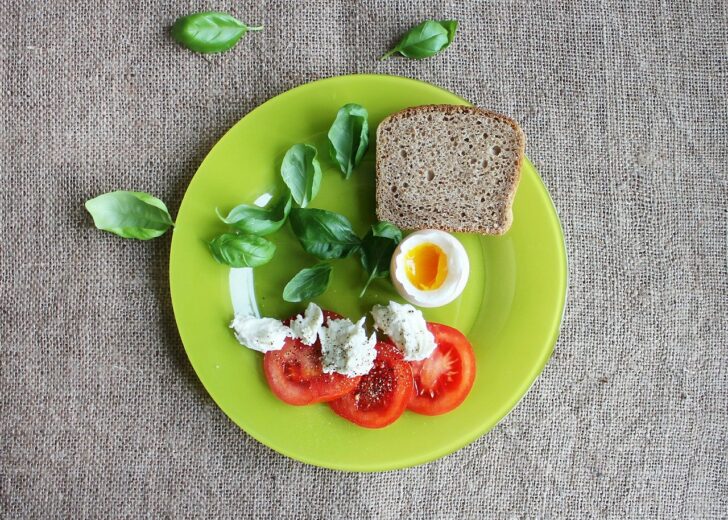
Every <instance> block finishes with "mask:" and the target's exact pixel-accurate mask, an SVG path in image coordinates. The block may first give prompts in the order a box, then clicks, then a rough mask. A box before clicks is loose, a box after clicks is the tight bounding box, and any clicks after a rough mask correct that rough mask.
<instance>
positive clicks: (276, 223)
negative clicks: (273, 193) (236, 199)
mask: <svg viewBox="0 0 728 520" xmlns="http://www.w3.org/2000/svg"><path fill="white" fill-rule="evenodd" d="M290 211H291V194H290V193H286V194H285V195H284V196H282V197H281V198H280V199H278V200H277V201H276V202H275V203H272V204H269V205H268V206H267V207H265V208H261V207H258V206H254V205H250V204H241V205H239V206H235V207H234V208H233V209H232V210H230V213H228V216H227V217H223V216H222V215H220V213H219V212H218V214H217V216H218V217H220V220H222V221H223V222H224V223H225V224H229V225H231V226H233V227H234V228H235V229H237V230H238V231H240V232H241V233H245V234H251V235H258V236H265V235H270V234H271V233H275V232H276V231H278V230H279V229H281V227H282V226H283V224H285V222H286V219H287V218H288V214H289V213H290Z"/></svg>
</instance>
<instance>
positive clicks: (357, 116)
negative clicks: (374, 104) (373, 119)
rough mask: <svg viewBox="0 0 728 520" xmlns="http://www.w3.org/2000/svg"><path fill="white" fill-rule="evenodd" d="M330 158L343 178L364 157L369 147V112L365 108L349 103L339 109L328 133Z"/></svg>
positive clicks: (349, 174)
mask: <svg viewBox="0 0 728 520" xmlns="http://www.w3.org/2000/svg"><path fill="white" fill-rule="evenodd" d="M328 138H329V153H330V154H331V159H332V160H333V161H334V162H336V163H337V164H338V165H339V168H340V169H341V173H343V174H344V177H345V178H347V179H348V178H349V177H350V176H351V172H352V171H353V170H354V168H355V167H357V166H359V163H360V162H361V160H362V157H364V154H365V153H366V151H367V148H369V114H368V113H367V109H366V108H364V107H363V106H361V105H357V104H355V103H349V104H347V105H344V106H343V107H341V108H340V109H339V111H338V112H337V114H336V119H335V120H334V124H332V125H331V128H330V129H329V133H328Z"/></svg>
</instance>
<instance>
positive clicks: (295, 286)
mask: <svg viewBox="0 0 728 520" xmlns="http://www.w3.org/2000/svg"><path fill="white" fill-rule="evenodd" d="M330 281H331V264H327V263H320V264H316V265H314V266H313V267H307V268H305V269H301V270H300V271H299V272H298V273H297V274H296V275H295V276H294V277H293V278H291V281H290V282H288V283H287V284H286V286H285V287H284V288H283V299H284V300H286V301H287V302H302V301H307V300H310V299H312V298H314V297H316V296H318V295H319V294H322V293H324V292H325V291H326V289H328V288H329V282H330Z"/></svg>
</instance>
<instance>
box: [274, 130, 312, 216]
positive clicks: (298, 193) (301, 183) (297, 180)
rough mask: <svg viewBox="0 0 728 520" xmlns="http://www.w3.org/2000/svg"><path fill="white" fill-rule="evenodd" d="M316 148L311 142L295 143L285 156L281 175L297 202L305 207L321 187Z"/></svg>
mask: <svg viewBox="0 0 728 520" xmlns="http://www.w3.org/2000/svg"><path fill="white" fill-rule="evenodd" d="M317 153H318V152H317V151H316V148H315V147H313V146H311V145H310V144H294V145H293V146H291V147H290V148H289V149H288V151H287V152H286V155H285V156H284V157H283V163H282V164H281V177H283V182H285V183H286V186H288V189H290V190H291V195H292V196H293V200H295V201H296V204H298V205H299V206H301V207H302V208H305V207H306V206H308V205H309V203H310V202H311V201H312V200H313V198H314V197H315V196H316V194H317V193H318V191H319V188H320V187H321V166H320V165H319V162H318V159H316V155H317Z"/></svg>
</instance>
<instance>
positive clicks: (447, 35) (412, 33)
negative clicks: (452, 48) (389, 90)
mask: <svg viewBox="0 0 728 520" xmlns="http://www.w3.org/2000/svg"><path fill="white" fill-rule="evenodd" d="M457 29H458V22H457V20H440V21H436V20H426V21H424V22H422V23H421V24H419V25H417V26H415V27H413V28H412V29H410V30H409V31H407V33H406V34H405V35H404V36H403V37H402V39H401V40H400V41H399V43H398V44H397V45H396V46H395V47H394V49H392V50H390V51H389V52H387V53H386V54H384V56H382V57H381V58H380V59H382V60H385V59H387V58H389V57H390V56H391V55H392V54H394V53H395V52H399V53H400V54H401V55H402V56H406V57H407V58H415V59H422V58H429V57H430V56H434V55H435V54H437V53H438V52H440V51H443V50H445V49H446V48H447V47H448V46H449V45H450V44H451V43H452V41H453V39H455V32H456V31H457Z"/></svg>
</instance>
